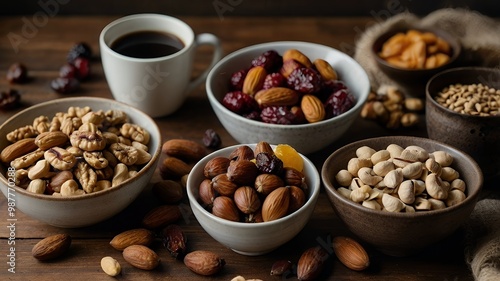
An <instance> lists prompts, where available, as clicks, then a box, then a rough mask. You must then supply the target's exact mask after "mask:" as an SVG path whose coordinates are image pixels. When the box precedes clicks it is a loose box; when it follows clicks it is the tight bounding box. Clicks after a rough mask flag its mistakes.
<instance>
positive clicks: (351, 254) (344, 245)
mask: <svg viewBox="0 0 500 281" xmlns="http://www.w3.org/2000/svg"><path fill="white" fill-rule="evenodd" d="M333 251H334V252H335V255H336V256H337V258H338V259H339V260H340V262H341V263H343V264H344V265H345V266H347V267H348V268H350V269H352V270H356V271H361V270H364V269H366V268H367V267H368V266H369V265H370V258H369V257H368V254H367V253H366V251H365V249H364V248H363V246H361V244H359V243H358V242H357V241H356V240H354V239H352V238H349V237H344V236H337V237H335V238H333Z"/></svg>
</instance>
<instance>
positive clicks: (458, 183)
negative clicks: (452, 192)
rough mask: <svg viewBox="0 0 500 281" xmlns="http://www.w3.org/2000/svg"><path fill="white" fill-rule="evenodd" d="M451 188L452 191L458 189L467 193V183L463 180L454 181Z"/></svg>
mask: <svg viewBox="0 0 500 281" xmlns="http://www.w3.org/2000/svg"><path fill="white" fill-rule="evenodd" d="M450 187H451V189H458V190H460V191H462V192H465V189H466V184H465V181H464V180H462V179H454V180H453V181H452V182H451V183H450Z"/></svg>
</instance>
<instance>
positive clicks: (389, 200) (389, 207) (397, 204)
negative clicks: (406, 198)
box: [382, 193, 405, 212]
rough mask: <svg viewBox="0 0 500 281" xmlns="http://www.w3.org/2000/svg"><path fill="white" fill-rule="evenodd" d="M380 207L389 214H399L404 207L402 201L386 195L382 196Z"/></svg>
mask: <svg viewBox="0 0 500 281" xmlns="http://www.w3.org/2000/svg"><path fill="white" fill-rule="evenodd" d="M382 205H383V206H384V210H386V211H389V212H400V211H401V210H403V209H404V207H405V204H404V203H403V201H401V200H399V199H398V198H396V197H394V196H392V195H389V194H387V193H384V195H383V196H382Z"/></svg>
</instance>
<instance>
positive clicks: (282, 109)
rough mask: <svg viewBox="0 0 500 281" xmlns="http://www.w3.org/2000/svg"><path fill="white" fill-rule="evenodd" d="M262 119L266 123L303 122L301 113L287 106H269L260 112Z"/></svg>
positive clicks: (287, 123) (288, 123) (286, 123)
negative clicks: (296, 113) (298, 113)
mask: <svg viewBox="0 0 500 281" xmlns="http://www.w3.org/2000/svg"><path fill="white" fill-rule="evenodd" d="M260 119H262V121H264V122H265V123H271V124H281V125H290V124H299V123H302V120H301V118H300V115H299V116H298V115H295V114H294V113H293V112H292V111H291V110H290V109H289V108H288V107H286V106H268V107H265V108H263V109H262V111H261V112H260Z"/></svg>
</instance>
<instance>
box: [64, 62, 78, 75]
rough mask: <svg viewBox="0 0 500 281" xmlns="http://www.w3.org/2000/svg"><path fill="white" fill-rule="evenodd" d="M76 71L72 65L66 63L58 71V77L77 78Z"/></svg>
mask: <svg viewBox="0 0 500 281" xmlns="http://www.w3.org/2000/svg"><path fill="white" fill-rule="evenodd" d="M77 71H78V70H77V69H76V67H75V66H74V65H72V64H70V63H67V64H65V65H63V66H61V68H60V69H59V77H63V78H77Z"/></svg>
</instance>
